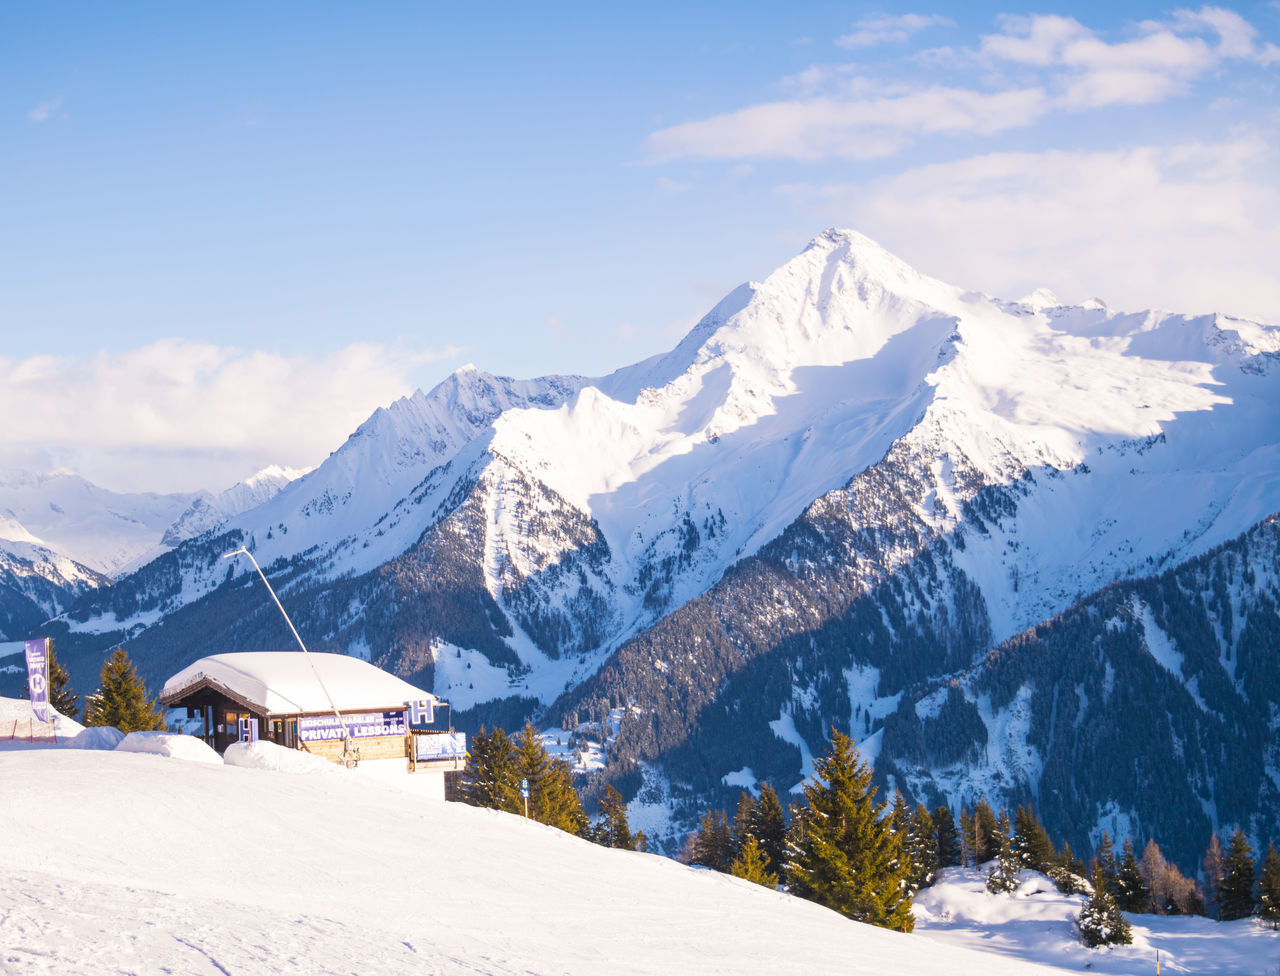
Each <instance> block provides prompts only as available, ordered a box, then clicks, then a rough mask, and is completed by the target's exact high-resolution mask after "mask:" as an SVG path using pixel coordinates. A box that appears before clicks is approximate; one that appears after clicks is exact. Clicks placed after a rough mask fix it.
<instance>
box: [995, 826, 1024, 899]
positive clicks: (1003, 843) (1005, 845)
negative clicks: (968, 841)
mask: <svg viewBox="0 0 1280 976" xmlns="http://www.w3.org/2000/svg"><path fill="white" fill-rule="evenodd" d="M1009 833H1010V827H1009V815H1008V814H1007V813H1005V812H1004V811H1003V810H1001V811H1000V819H999V820H998V821H996V841H997V843H998V844H999V845H1000V846H999V848H998V849H997V851H996V864H995V867H993V868H992V869H991V870H990V871H988V872H987V891H990V892H991V893H993V894H1002V893H1008V892H1011V891H1015V890H1017V887H1018V871H1019V870H1020V869H1021V867H1022V864H1021V862H1020V861H1019V860H1018V856H1017V855H1016V854H1015V853H1014V851H1013V840H1012V838H1010V836H1009Z"/></svg>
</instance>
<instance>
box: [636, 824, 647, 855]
mask: <svg viewBox="0 0 1280 976" xmlns="http://www.w3.org/2000/svg"><path fill="white" fill-rule="evenodd" d="M635 848H636V850H637V851H639V852H640V853H641V854H648V853H649V838H648V837H646V836H645V835H644V831H643V830H637V831H636V837H635Z"/></svg>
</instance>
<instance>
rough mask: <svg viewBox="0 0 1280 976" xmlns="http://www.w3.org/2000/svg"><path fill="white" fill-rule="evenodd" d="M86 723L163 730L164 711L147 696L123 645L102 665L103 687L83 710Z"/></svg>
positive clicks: (148, 730)
mask: <svg viewBox="0 0 1280 976" xmlns="http://www.w3.org/2000/svg"><path fill="white" fill-rule="evenodd" d="M84 724H85V725H110V726H114V727H115V728H117V729H119V730H120V731H121V732H124V733H126V734H128V733H129V732H163V731H164V730H165V729H166V728H168V725H167V723H166V722H165V718H164V713H163V712H161V711H160V709H159V707H158V706H157V705H156V703H155V701H154V700H153V699H150V698H148V697H147V689H146V686H145V685H144V684H143V683H142V679H141V678H139V677H138V671H137V669H136V668H135V667H134V666H133V662H132V661H130V660H129V655H128V654H126V653H125V651H124V647H117V648H116V649H115V651H114V652H113V653H112V655H111V657H109V658H107V662H106V663H105V664H104V665H103V666H102V687H101V688H100V689H99V691H98V693H97V694H96V695H93V696H91V697H90V699H89V702H88V704H87V705H86V706H85V710H84Z"/></svg>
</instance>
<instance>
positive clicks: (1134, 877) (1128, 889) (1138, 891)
mask: <svg viewBox="0 0 1280 976" xmlns="http://www.w3.org/2000/svg"><path fill="white" fill-rule="evenodd" d="M1116 904H1117V905H1119V906H1120V910H1121V911H1122V912H1129V913H1130V914H1134V913H1139V912H1145V911H1146V910H1147V909H1148V908H1149V907H1150V905H1151V888H1150V887H1149V886H1148V884H1147V882H1146V879H1145V878H1143V876H1142V870H1141V868H1139V866H1138V859H1137V857H1136V856H1134V853H1133V844H1132V842H1131V841H1130V840H1129V838H1128V837H1126V838H1125V839H1124V848H1123V853H1122V855H1121V857H1120V866H1119V867H1118V868H1117V869H1116Z"/></svg>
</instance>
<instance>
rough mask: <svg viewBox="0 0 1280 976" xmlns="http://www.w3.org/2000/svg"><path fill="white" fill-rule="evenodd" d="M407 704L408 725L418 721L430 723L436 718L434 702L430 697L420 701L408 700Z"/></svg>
mask: <svg viewBox="0 0 1280 976" xmlns="http://www.w3.org/2000/svg"><path fill="white" fill-rule="evenodd" d="M408 705H409V724H410V725H417V724H419V723H422V724H423V725H430V724H431V723H432V722H434V721H435V720H436V703H435V702H434V701H433V700H432V699H430V698H426V699H423V700H422V701H411V702H408Z"/></svg>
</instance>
